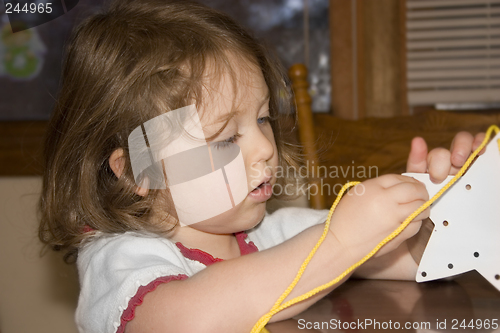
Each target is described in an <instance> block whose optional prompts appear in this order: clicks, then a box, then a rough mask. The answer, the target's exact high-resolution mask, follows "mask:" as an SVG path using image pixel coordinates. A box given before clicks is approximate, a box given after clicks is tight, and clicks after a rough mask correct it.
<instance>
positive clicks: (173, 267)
mask: <svg viewBox="0 0 500 333" xmlns="http://www.w3.org/2000/svg"><path fill="white" fill-rule="evenodd" d="M327 215H328V211H326V210H321V211H320V210H312V209H306V208H294V207H290V208H282V209H279V210H277V211H276V212H274V213H272V214H266V216H265V217H264V219H263V220H262V222H261V223H260V224H259V225H258V226H256V227H255V228H253V229H251V230H248V231H247V232H246V234H245V233H241V234H237V239H238V243H239V244H240V250H241V253H242V254H245V253H249V252H254V251H256V250H260V251H262V250H265V249H269V248H271V247H273V246H275V245H278V244H280V243H282V242H284V241H285V240H288V239H290V238H292V237H293V236H295V235H297V234H298V233H300V232H302V231H303V230H305V229H307V228H309V227H311V226H313V225H316V224H319V223H323V222H325V219H326V216H327ZM246 235H248V237H247V236H246ZM245 238H246V239H245ZM255 247H256V248H255ZM216 261H220V259H216V258H213V257H212V256H210V255H209V254H208V253H205V252H203V251H201V250H197V249H187V248H185V247H184V246H183V245H182V244H180V243H174V242H172V241H170V240H169V239H168V238H164V237H160V236H157V235H152V234H140V233H134V232H126V233H123V234H113V235H100V236H98V237H96V238H95V239H93V240H92V241H90V242H88V243H87V244H85V245H84V246H83V247H82V248H81V249H80V250H79V253H78V260H77V266H78V272H79V277H80V297H79V300H78V307H77V310H76V323H77V327H78V330H79V331H80V332H81V333H103V332H113V333H114V332H119V333H121V332H123V330H124V329H125V325H126V323H127V322H128V321H130V320H131V319H132V318H133V316H134V310H135V307H136V306H137V305H139V304H140V303H142V298H143V297H144V296H145V294H146V293H147V292H149V291H152V290H154V288H155V287H156V285H158V284H160V283H165V282H168V281H171V280H179V279H186V278H188V277H190V276H192V275H194V274H196V273H197V272H199V271H201V270H202V269H204V268H205V267H207V265H210V264H211V263H213V262H216Z"/></svg>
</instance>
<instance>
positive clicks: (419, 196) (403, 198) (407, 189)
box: [386, 178, 429, 204]
mask: <svg viewBox="0 0 500 333" xmlns="http://www.w3.org/2000/svg"><path fill="white" fill-rule="evenodd" d="M412 179H413V178H412ZM386 191H387V193H388V194H389V196H390V198H392V199H393V200H394V201H396V202H397V203H399V204H406V203H411V202H414V201H415V200H422V201H424V202H425V201H427V200H429V193H427V190H426V189H425V186H424V184H422V183H420V182H419V181H417V180H415V181H414V182H413V181H410V182H402V183H399V184H397V185H394V186H392V187H389V188H387V189H386Z"/></svg>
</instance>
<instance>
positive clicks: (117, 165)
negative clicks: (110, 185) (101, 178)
mask: <svg viewBox="0 0 500 333" xmlns="http://www.w3.org/2000/svg"><path fill="white" fill-rule="evenodd" d="M109 166H110V168H111V170H113V172H114V173H115V176H116V178H120V177H121V175H122V174H123V169H124V168H125V157H124V156H123V149H121V148H118V149H117V150H115V151H114V152H113V153H112V154H111V156H110V157H109Z"/></svg>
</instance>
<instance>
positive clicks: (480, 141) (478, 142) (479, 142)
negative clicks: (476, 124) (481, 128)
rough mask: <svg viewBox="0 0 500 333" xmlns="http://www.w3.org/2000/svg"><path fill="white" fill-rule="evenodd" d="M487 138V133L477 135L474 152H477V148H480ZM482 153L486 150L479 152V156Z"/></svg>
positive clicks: (473, 144)
mask: <svg viewBox="0 0 500 333" xmlns="http://www.w3.org/2000/svg"><path fill="white" fill-rule="evenodd" d="M485 136H486V133H484V132H481V133H478V134H476V136H475V137H474V142H473V143H472V151H474V150H476V149H477V147H479V146H480V145H481V143H483V141H484V138H485ZM482 153H484V148H483V149H482V150H481V151H480V152H479V155H481V154H482Z"/></svg>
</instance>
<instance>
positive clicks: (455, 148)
mask: <svg viewBox="0 0 500 333" xmlns="http://www.w3.org/2000/svg"><path fill="white" fill-rule="evenodd" d="M484 136H485V133H479V134H477V135H476V136H475V137H474V136H472V134H470V133H469V132H460V133H458V134H457V135H456V136H455V138H454V139H453V142H452V143H451V148H450V150H447V149H445V148H435V149H433V150H431V151H430V152H429V153H428V150H427V144H426V143H425V140H424V139H423V138H420V137H416V138H414V139H413V140H412V142H411V150H410V155H409V156H408V163H407V164H406V169H407V170H406V171H407V172H421V173H424V172H428V173H429V175H430V178H431V180H432V181H433V182H434V183H441V182H442V181H443V180H445V179H446V177H447V176H448V175H454V174H456V173H457V172H458V171H459V170H460V168H461V167H462V166H463V165H464V163H465V161H466V160H467V158H468V157H469V155H470V154H471V152H473V151H474V150H475V149H476V148H477V147H479V145H481V142H483V140H484Z"/></svg>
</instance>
